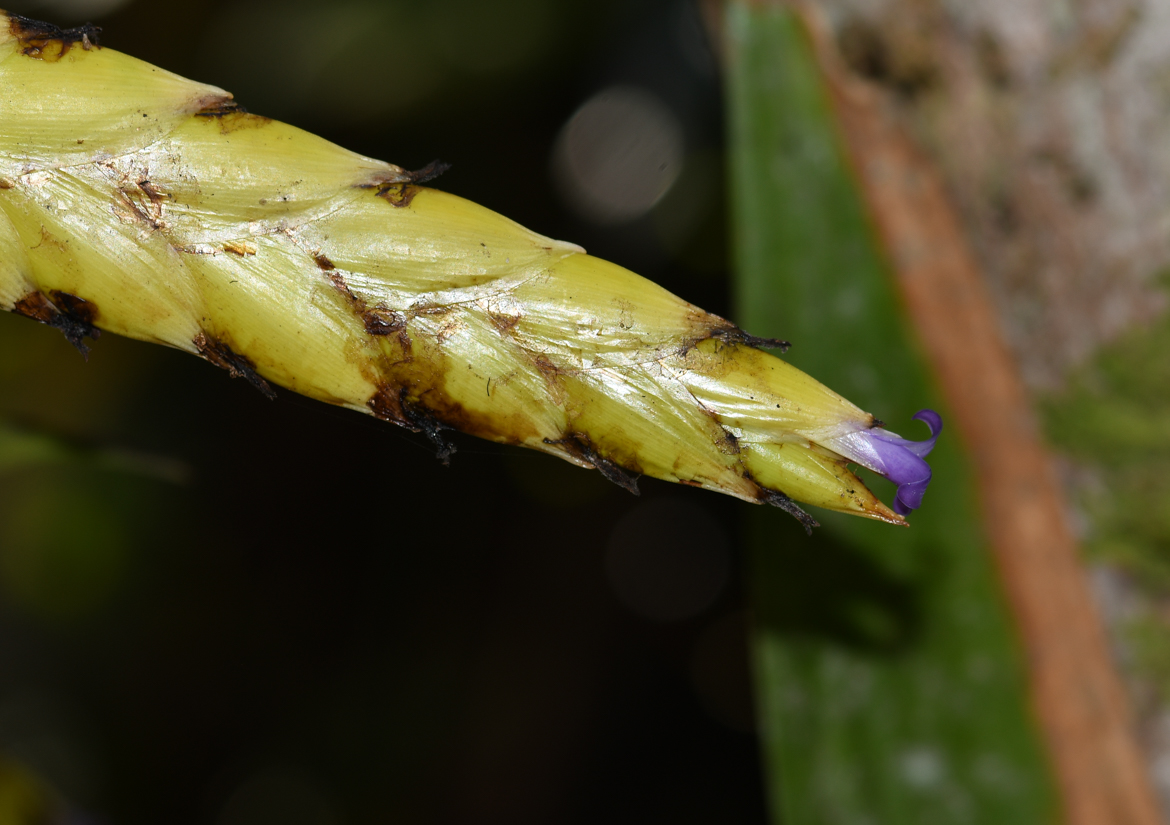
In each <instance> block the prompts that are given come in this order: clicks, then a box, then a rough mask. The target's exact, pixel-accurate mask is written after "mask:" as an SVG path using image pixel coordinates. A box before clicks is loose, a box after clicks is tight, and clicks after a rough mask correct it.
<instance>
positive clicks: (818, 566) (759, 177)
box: [726, 2, 1056, 825]
mask: <svg viewBox="0 0 1170 825" xmlns="http://www.w3.org/2000/svg"><path fill="white" fill-rule="evenodd" d="M726 24H727V34H728V43H729V66H728V84H729V85H728V105H729V106H730V112H729V128H730V141H731V181H732V204H733V220H734V236H733V237H734V248H735V250H736V255H737V258H738V260H737V270H738V273H737V277H738V284H737V301H738V308H739V314H738V316H737V320H739V321H740V322H741V323H742V324H743V325H744V326H745V327H746V328H747V329H749V330H750V331H751V332H752V333H753V334H757V335H768V336H779V337H783V338H786V339H788V340H790V341H792V342H793V348H792V351H791V353H790V360H791V361H792V362H793V363H794V364H796V365H797V366H799V367H800V368H801V369H804V370H806V371H807V372H809V373H811V374H813V375H816V376H817V377H818V379H820V380H822V381H824V382H825V383H826V384H827V385H829V386H831V387H833V388H834V389H835V390H837V391H838V392H840V393H842V394H843V395H845V396H846V397H848V398H850V399H852V400H853V401H854V402H856V403H858V404H859V405H860V406H862V407H863V408H864V409H867V410H869V411H870V412H873V413H874V414H875V415H877V416H878V417H879V418H881V419H882V420H884V421H885V422H887V426H888V427H889V428H890V429H891V430H893V431H895V432H900V433H901V434H902V435H905V436H907V437H917V438H922V437H925V436H926V432H925V428H924V427H923V426H922V425H921V424H918V423H916V422H913V421H911V420H910V416H911V415H913V414H914V413H915V412H916V411H917V410H919V409H921V408H923V407H932V408H934V409H937V410H939V412H941V413H942V415H943V418H944V420H946V418H947V411H946V409H945V405H944V404H943V403H942V401H941V399H940V398H939V395H938V391H937V389H936V387H935V384H934V382H933V380H932V379H931V377H930V374H929V372H928V369H927V367H926V366H925V362H924V359H923V356H922V354H921V352H920V351H919V350H918V348H917V346H916V343H915V341H914V340H913V338H912V336H911V334H909V332H908V328H907V319H906V317H905V315H904V314H903V312H902V309H901V307H900V305H899V301H898V298H897V296H896V294H895V292H894V288H893V285H892V282H891V278H890V273H889V271H888V265H887V263H886V261H885V260H884V259H883V256H882V254H881V252H880V249H879V248H878V246H877V244H876V241H875V236H874V232H873V229H872V227H871V226H870V223H869V221H868V219H867V216H866V214H865V211H864V207H863V204H862V200H861V196H860V193H859V191H858V184H857V182H856V181H855V179H854V178H853V177H852V175H851V173H850V171H849V166H848V164H847V162H846V159H845V157H844V149H843V147H842V145H841V143H840V141H839V138H838V132H837V127H836V124H835V123H834V121H833V114H832V111H831V107H830V101H829V98H828V95H827V91H826V89H825V87H824V84H823V81H822V78H821V77H820V75H819V72H818V69H817V66H816V63H815V59H814V54H813V51H812V45H811V43H810V42H809V40H808V36H807V33H806V31H805V29H804V28H803V25H802V24H801V22H800V21H799V19H798V18H797V17H796V16H795V15H794V14H793V13H792V12H791V10H789V9H788V8H786V7H783V6H768V5H766V4H749V3H746V2H731V3H729V4H728V6H727V17H726ZM930 462H931V465H932V466H933V468H934V482H933V485H932V487H931V489H930V490H929V492H928V493H927V495H926V501H925V505H924V509H922V510H921V511H917V512H915V513H914V514H913V515H912V516H911V517H910V521H911V527H910V528H909V529H898V528H895V527H890V526H887V525H884V524H878V523H874V522H869V521H863V520H861V519H850V518H848V517H843V516H837V515H835V514H831V513H830V514H822V513H820V512H818V513H817V514H816V515H817V518H818V519H819V520H821V522H822V523H823V525H824V527H823V528H822V529H821V530H819V531H816V533H815V535H814V538H813V539H812V540H805V538H804V536H803V534H801V533H800V531H799V530H797V529H793V525H791V524H789V523H788V522H787V521H786V520H785V519H784V517H783V514H778V513H776V512H769V511H767V510H764V509H763V508H761V510H760V511H759V512H753V513H752V517H751V521H750V525H749V531H748V532H749V541H750V544H751V549H752V563H753V570H752V577H753V610H754V614H755V620H756V629H755V633H756V636H755V640H754V657H755V665H756V680H757V692H758V706H759V712H760V717H761V724H762V731H763V738H764V749H765V757H766V771H767V780H768V787H769V789H770V792H771V793H772V794H773V809H774V811H775V812H776V816H775V819H776V821H778V822H779V821H783V822H785V823H788V825H812V823H834V825H840V824H843V823H896V825H915V823H923V824H924V825H925V823H930V825H945V823H984V822H985V823H996V824H997V825H1004V824H1005V823H1021V824H1022V823H1029V825H1031V824H1032V823H1038V822H1046V821H1052V820H1053V819H1054V818H1055V813H1054V812H1055V809H1056V808H1055V797H1054V793H1053V787H1052V781H1051V778H1050V777H1049V775H1048V773H1047V769H1046V767H1045V764H1044V760H1043V756H1042V752H1041V747H1040V744H1039V737H1038V732H1037V727H1036V724H1035V722H1034V720H1033V719H1032V718H1031V715H1030V713H1029V711H1028V694H1027V684H1026V680H1025V674H1024V668H1023V662H1022V654H1021V649H1020V645H1019V642H1018V640H1017V637H1016V633H1015V631H1014V628H1013V627H1012V625H1011V621H1010V618H1009V615H1008V613H1007V609H1006V606H1005V604H1004V600H1003V596H1002V594H1001V593H1000V591H999V585H998V582H997V580H996V577H995V574H994V570H993V568H992V563H991V557H990V552H989V547H988V543H987V540H986V538H985V537H984V535H983V532H982V528H981V526H980V522H979V518H978V515H977V510H976V507H975V489H974V481H973V473H972V467H971V463H970V458H969V457H968V456H966V455H964V454H963V453H962V452H961V449H960V445H959V443H958V440H957V438H956V437H955V435H954V433H953V432H944V435H943V436H942V438H941V439H940V440H939V443H938V447H937V449H936V450H935V451H934V453H932V455H931V457H930ZM883 484H884V482H881V481H878V482H876V484H875V492H879V494H880V492H881V489H882V485H883ZM885 489H886V490H888V493H887V496H886V498H887V500H889V499H891V498H892V496H893V489H892V487H891V486H889V485H886V487H885Z"/></svg>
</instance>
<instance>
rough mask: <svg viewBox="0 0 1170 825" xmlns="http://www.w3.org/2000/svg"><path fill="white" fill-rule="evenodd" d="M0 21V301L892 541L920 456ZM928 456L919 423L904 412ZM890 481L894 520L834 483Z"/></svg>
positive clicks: (597, 285)
mask: <svg viewBox="0 0 1170 825" xmlns="http://www.w3.org/2000/svg"><path fill="white" fill-rule="evenodd" d="M97 37H98V31H97V29H96V28H94V27H92V26H87V27H82V28H78V29H70V30H62V29H59V28H57V27H55V26H51V25H49V24H45V23H37V22H34V21H30V20H26V19H24V18H21V17H17V16H14V15H4V14H3V13H0V307H2V308H4V309H8V310H11V311H14V312H17V313H20V314H22V315H26V316H28V317H31V318H34V319H35V320H38V321H41V322H42V323H46V324H51V325H53V326H56V327H58V328H59V329H61V330H62V331H63V332H64V333H65V335H66V337H67V338H68V339H69V340H70V341H71V342H72V343H73V344H74V345H75V346H77V347H78V348H79V349H81V350H82V352H83V353H85V352H87V351H88V348H87V346H86V345H85V344H84V343H83V339H84V338H87V337H88V338H91V339H92V338H96V337H97V335H98V332H99V330H109V331H111V332H115V333H118V334H120V335H126V336H129V337H132V338H138V339H142V340H146V341H154V342H157V343H161V344H166V345H168V346H172V347H176V348H178V349H182V350H186V351H187V352H190V353H192V354H195V355H199V356H201V357H203V358H205V359H206V360H208V361H209V362H211V363H213V364H215V365H217V366H219V367H222V368H224V369H226V370H228V371H229V373H230V374H231V375H233V376H236V377H243V378H244V379H246V380H247V381H249V382H250V383H251V384H253V385H254V386H255V387H256V388H257V389H258V390H260V391H261V392H263V393H264V394H265V395H269V396H272V395H273V391H272V389H271V385H278V386H281V387H286V388H288V389H291V390H293V391H295V392H298V393H301V394H304V395H307V396H309V397H312V398H316V399H319V400H322V401H325V402H328V403H331V404H337V405H340V406H345V407H349V408H351V409H355V410H360V411H362V412H366V413H370V414H372V415H375V416H377V417H379V418H382V419H385V420H387V421H391V422H394V423H396V424H399V425H401V426H403V427H406V428H408V429H411V430H413V431H415V432H422V433H424V434H426V436H427V437H428V438H430V439H431V440H432V441H433V442H434V443H435V445H436V448H437V450H438V452H439V455H440V457H441V458H443V460H444V461H446V460H447V459H448V458H449V456H450V455H451V453H452V452H453V451H454V447H453V446H451V445H450V444H449V443H448V440H447V437H446V433H447V432H448V431H450V430H459V431H462V432H466V433H470V434H472V435H476V436H480V437H483V438H487V439H490V440H492V441H496V442H501V443H505V444H515V445H520V446H524V447H529V448H533V449H537V450H541V451H543V452H546V453H551V454H553V455H557V456H560V457H562V458H564V459H566V460H568V461H571V462H573V463H575V464H578V465H581V466H584V467H592V468H595V469H597V470H599V471H600V472H601V473H602V474H603V475H605V476H606V477H607V478H609V479H610V480H612V481H615V482H617V483H619V484H621V485H622V486H624V487H627V488H629V489H631V490H633V491H635V492H636V491H637V479H638V477H639V476H640V475H649V476H653V477H655V478H662V479H666V480H669V481H676V482H679V483H682V484H688V485H692V486H697V487H704V488H707V489H712V490H718V491H720V492H724V493H729V494H731V495H734V496H738V497H739V498H742V499H745V500H748V501H753V502H766V503H770V504H774V505H777V506H780V507H783V508H784V509H785V510H787V511H789V512H791V513H792V514H793V515H795V516H797V518H799V519H800V520H801V521H802V523H803V524H805V526H806V527H810V526H812V525H813V524H815V522H814V521H813V520H812V518H811V517H809V516H808V515H807V514H806V513H804V512H803V511H802V510H801V509H800V508H799V507H797V505H796V504H795V503H794V502H795V501H801V502H805V503H808V504H813V505H816V506H819V507H826V508H829V509H832V510H839V511H843V512H848V513H855V514H858V515H863V516H867V517H870V518H876V519H881V520H884V521H888V522H892V523H904V519H903V517H902V514H904V513H906V512H908V511H909V510H910V509H912V508H914V507H917V506H918V505H919V504H920V503H921V499H922V492H923V490H924V489H925V485H926V482H927V481H928V480H929V478H930V470H929V467H927V465H926V464H925V462H924V461H923V460H922V457H923V456H924V455H925V453H926V452H928V451H929V449H930V447H931V446H933V443H934V438H933V437H932V438H931V439H930V440H928V441H926V442H917V443H916V442H910V441H907V440H905V439H901V438H899V437H898V436H895V435H893V434H892V433H888V432H886V431H885V430H883V429H881V428H880V426H879V425H878V422H876V421H875V419H874V417H873V416H872V415H870V414H868V413H866V412H863V411H862V410H860V409H859V408H857V407H856V406H854V405H853V404H851V403H850V402H849V401H847V400H845V399H844V398H842V397H841V396H839V395H837V394H836V393H834V392H833V391H832V390H830V389H828V388H827V387H825V386H823V385H821V384H820V383H818V382H817V381H815V380H814V379H812V378H810V377H809V376H807V375H805V374H804V373H802V372H800V371H799V370H797V369H796V368H794V367H792V366H790V365H789V364H787V363H786V362H784V361H782V360H780V359H779V358H776V357H774V356H772V355H770V354H768V353H766V352H764V351H762V350H761V349H759V348H758V347H761V346H769V347H779V348H782V347H783V346H784V342H780V341H773V340H768V339H761V338H756V337H753V336H750V335H748V334H747V333H745V332H743V331H742V330H740V329H738V328H737V327H736V326H735V325H734V324H732V323H730V322H729V321H727V320H725V319H723V318H720V317H718V316H716V315H712V314H710V313H708V312H705V311H703V310H701V309H699V308H697V307H695V306H692V305H691V304H689V303H687V302H686V301H683V300H681V299H680V298H677V297H676V296H674V295H672V294H670V293H669V292H667V291H666V290H664V289H662V288H660V287H658V286H656V285H655V284H653V283H651V282H649V281H647V280H645V279H643V278H640V277H639V276H637V275H635V274H633V273H631V272H629V271H627V270H625V269H622V268H621V267H619V266H615V265H614V264H611V263H607V262H605V261H602V260H600V259H598V258H594V257H591V256H589V255H587V254H586V253H585V251H584V250H583V249H581V248H580V247H578V246H576V245H574V244H571V243H565V242H562V241H554V240H551V239H549V238H546V237H543V236H541V235H538V234H536V233H534V232H531V231H529V230H527V229H524V228H523V227H521V226H519V225H517V224H516V223H514V222H512V221H509V220H507V219H506V218H503V217H501V216H499V215H496V214H494V213H492V212H490V211H488V210H487V209H484V208H482V207H480V206H477V205H475V204H473V203H470V202H468V201H465V200H462V199H460V198H457V197H455V196H453V195H449V194H446V193H443V192H440V191H438V190H435V189H431V188H427V187H423V186H421V185H420V183H421V182H422V181H424V180H428V179H430V178H431V177H433V176H434V175H436V174H438V173H439V172H441V171H442V169H441V167H440V166H437V165H432V166H429V167H427V168H426V169H423V170H419V171H418V172H413V173H412V172H408V171H405V170H403V169H401V168H400V167H398V166H394V165H392V164H389V163H384V162H381V161H377V160H372V159H370V158H367V157H363V156H361V155H357V154H354V153H352V152H349V151H347V150H345V149H342V148H340V147H338V146H336V145H334V144H332V143H329V142H327V141H325V140H322V139H321V138H318V137H315V136H313V135H311V134H308V133H306V132H303V131H301V130H299V129H296V128H294V127H292V126H288V125H286V124H283V123H279V122H276V121H273V120H270V119H268V118H265V117H261V116H259V115H255V114H251V113H249V112H247V111H245V110H244V109H243V108H241V107H240V106H239V105H238V104H237V103H236V102H235V101H234V100H233V98H232V96H231V95H230V94H228V93H227V92H225V91H223V90H221V89H218V88H215V87H213V86H207V85H204V84H201V83H196V82H193V81H190V80H186V79H184V78H181V77H178V76H176V75H174V74H171V73H169V72H166V71H164V70H162V69H159V68H156V67H154V66H150V65H149V64H146V63H143V62H141V61H139V60H136V59H134V58H132V57H128V56H126V55H123V54H119V53H118V52H115V51H113V50H110V49H103V48H101V47H100V45H99V44H98V40H97ZM922 418H923V420H925V421H926V422H927V423H928V425H929V426H930V428H931V430H932V433H933V434H934V436H937V432H938V429H939V427H940V426H941V423H940V422H939V421H938V417H937V416H936V415H934V414H933V413H924V414H923V415H922ZM849 462H854V463H858V464H862V465H864V466H867V467H869V468H870V469H872V470H875V471H876V472H879V473H882V474H884V475H886V476H887V477H888V478H890V479H891V480H893V481H895V482H897V483H898V484H899V485H900V490H899V494H898V499H897V502H896V507H895V509H896V510H897V512H894V511H892V510H891V509H889V508H888V507H886V506H885V505H884V504H882V503H881V502H880V501H879V500H878V499H877V498H876V497H875V496H874V495H873V493H871V492H870V491H869V490H868V489H867V488H866V486H865V485H864V484H863V483H862V482H861V481H860V479H858V478H857V476H855V475H854V474H853V473H852V472H851V471H850V470H849V469H848V467H847V464H848V463H849Z"/></svg>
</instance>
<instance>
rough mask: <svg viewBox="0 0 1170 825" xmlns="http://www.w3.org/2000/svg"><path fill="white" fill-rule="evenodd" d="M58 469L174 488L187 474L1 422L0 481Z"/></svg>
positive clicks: (168, 463) (166, 461)
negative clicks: (105, 472)
mask: <svg viewBox="0 0 1170 825" xmlns="http://www.w3.org/2000/svg"><path fill="white" fill-rule="evenodd" d="M60 465H78V466H84V467H93V468H100V469H104V470H111V471H114V472H122V473H130V474H132V475H139V476H144V477H147V478H155V479H158V480H160V481H169V482H171V483H174V484H182V483H184V482H185V481H186V480H187V477H188V475H189V472H190V471H189V469H188V467H187V466H186V465H185V464H183V463H182V462H180V461H176V460H174V459H170V458H165V457H162V456H154V455H146V454H143V453H137V452H133V451H129V450H122V449H116V448H109V447H94V446H89V445H85V444H78V443H74V442H71V441H69V440H68V439H65V438H62V437H60V436H56V435H49V434H47V433H44V432H38V431H35V430H29V429H24V428H21V427H17V426H15V425H12V424H9V423H6V422H4V421H0V477H3V476H4V475H7V474H10V473H16V472H20V471H22V470H28V469H30V468H33V467H45V466H60Z"/></svg>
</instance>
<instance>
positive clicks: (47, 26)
mask: <svg viewBox="0 0 1170 825" xmlns="http://www.w3.org/2000/svg"><path fill="white" fill-rule="evenodd" d="M8 29H9V31H11V32H12V36H13V37H14V38H16V42H17V43H18V44H19V45H20V53H21V54H23V55H25V56H26V57H31V58H34V59H36V60H45V61H47V62H49V63H55V62H57V61H58V60H60V59H61V58H62V57H64V56H65V55H66V54H68V53H69V50H70V49H71V48H73V46H74V45H75V44H78V43H80V44H81V48H83V49H85V50H86V51H89V50H90V49H100V48H101V46H99V45H98V35H99V34H101V31H102V30H101V28H100V27H98V26H95V25H93V24H91V23H86V24H85V25H84V26H77V27H76V28H72V29H62V28H61V27H60V26H54V25H53V24H52V23H43V22H41V21H40V20H30V19H29V18H27V17H21V16H20V15H18V14H10V15H8Z"/></svg>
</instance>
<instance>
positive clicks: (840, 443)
mask: <svg viewBox="0 0 1170 825" xmlns="http://www.w3.org/2000/svg"><path fill="white" fill-rule="evenodd" d="M914 419H915V420H917V421H923V422H925V423H926V426H927V427H929V428H930V438H928V439H926V440H925V441H911V440H910V439H907V438H902V437H901V436H900V435H896V434H894V433H892V432H890V431H889V430H885V429H882V428H880V427H875V428H873V429H871V430H859V431H858V432H853V433H849V434H848V435H843V436H840V437H838V438H833V439H829V440H827V441H826V442H824V446H826V447H828V448H829V449H831V450H833V451H834V452H837V453H840V454H841V455H842V456H844V457H845V458H847V459H849V460H850V461H852V462H853V463H854V464H860V465H861V466H862V467H865V468H867V469H870V470H873V471H874V472H875V473H877V474H878V475H880V476H883V477H884V478H886V479H889V480H890V481H892V482H894V483H895V484H897V485H898V493H897V496H896V497H895V499H894V512H896V513H897V514H898V515H901V516H904V515H906V514H907V513H909V512H910V511H911V510H917V509H918V508H919V507H921V506H922V496H923V494H924V493H925V492H926V487H927V485H928V484H930V477H931V471H930V465H929V464H927V463H926V461H925V458H926V456H927V455H928V454H929V453H930V451H931V450H933V449H934V444H935V442H936V441H937V440H938V436H939V433H941V432H942V416H940V415H939V414H938V413H936V412H935V411H934V410H920V411H919V412H918V413H916V414H915V415H914Z"/></svg>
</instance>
